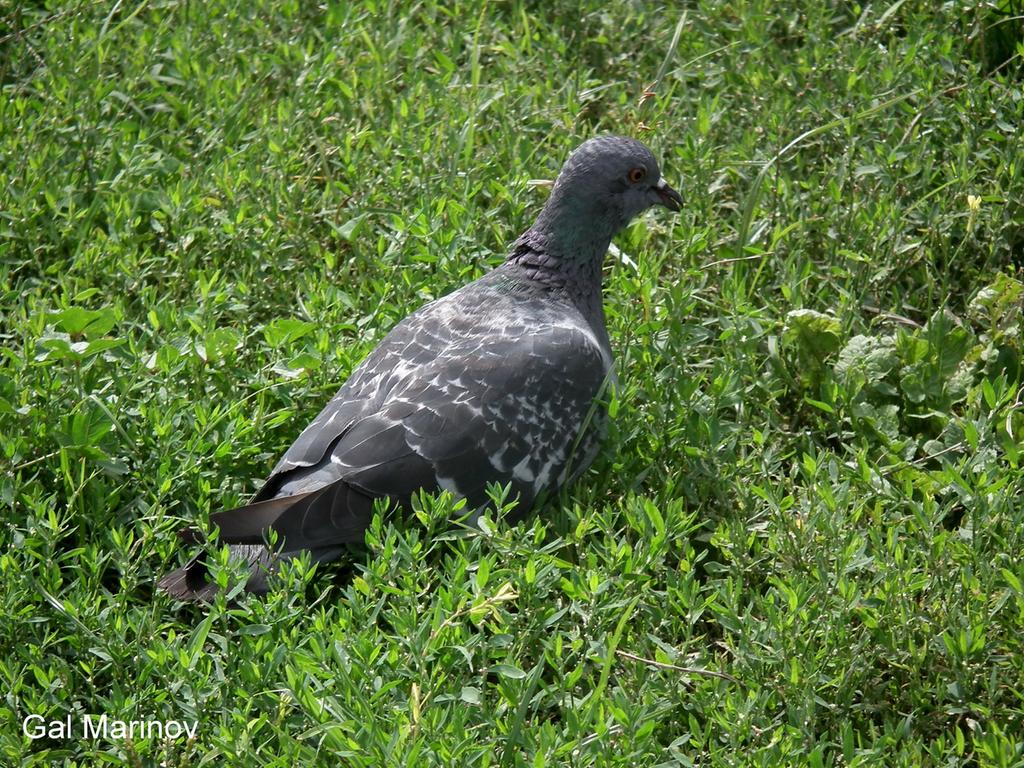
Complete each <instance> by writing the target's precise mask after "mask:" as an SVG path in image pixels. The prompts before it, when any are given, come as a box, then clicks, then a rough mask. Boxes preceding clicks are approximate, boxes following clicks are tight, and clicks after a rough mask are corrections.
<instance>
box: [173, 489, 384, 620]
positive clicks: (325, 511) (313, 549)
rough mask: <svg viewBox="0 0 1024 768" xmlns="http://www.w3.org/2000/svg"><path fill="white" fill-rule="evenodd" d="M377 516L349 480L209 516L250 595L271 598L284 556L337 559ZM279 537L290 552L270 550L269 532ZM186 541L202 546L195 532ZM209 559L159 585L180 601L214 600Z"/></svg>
mask: <svg viewBox="0 0 1024 768" xmlns="http://www.w3.org/2000/svg"><path fill="white" fill-rule="evenodd" d="M372 518H373V497H372V496H370V495H369V494H366V493H363V492H362V491H360V490H359V489H357V488H355V487H353V486H351V485H349V484H348V483H346V482H344V481H341V480H339V481H336V482H334V483H331V484H329V485H326V486H324V487H322V488H317V489H316V490H313V491H307V492H305V493H297V494H293V495H291V496H281V497H278V498H272V499H265V500H263V501H256V502H253V503H251V504H246V505H245V506H243V507H237V508H235V509H229V510H226V511H224V512H217V513H216V514H213V515H210V523H211V525H213V526H216V527H217V528H218V530H219V531H220V533H219V541H220V542H221V543H226V544H228V545H229V546H230V547H231V558H232V560H235V561H237V562H240V563H241V564H242V570H243V572H244V571H245V570H248V575H247V576H245V579H246V583H245V591H246V592H253V593H256V594H266V592H267V591H268V589H269V588H268V585H267V577H268V576H270V575H272V574H273V573H274V572H275V571H276V570H277V561H278V559H279V558H280V557H296V556H298V555H299V554H300V553H301V552H302V551H308V552H309V553H310V557H311V559H312V561H313V562H315V563H320V562H326V561H328V560H333V559H335V558H336V557H338V555H340V554H341V552H342V551H343V550H344V549H345V545H347V544H352V543H358V542H360V541H362V539H363V536H364V532H365V531H366V528H367V526H369V524H370V521H371V519H372ZM270 530H273V531H275V532H276V534H277V540H276V541H275V542H274V544H275V546H277V547H281V548H282V549H286V550H287V551H286V552H283V553H280V554H278V555H274V554H272V553H271V552H270V550H269V549H268V548H267V545H266V543H265V542H266V540H267V534H268V532H269V531H270ZM178 536H179V537H180V538H181V539H182V541H185V542H188V543H191V544H201V543H202V536H201V535H200V533H199V531H197V530H196V529H194V528H186V529H185V530H183V531H181V532H179V533H178ZM203 557H204V555H200V556H199V557H196V558H194V559H192V560H191V561H190V562H189V563H188V565H186V566H185V567H184V568H179V569H178V570H176V571H174V572H172V573H169V574H167V575H166V576H164V577H163V578H162V579H160V581H159V582H158V583H157V586H159V588H160V589H162V590H164V591H165V592H167V593H168V594H169V595H171V596H172V597H176V598H178V599H179V600H205V601H209V600H212V599H213V596H214V595H216V594H217V592H218V588H217V586H216V585H215V584H211V583H210V579H209V574H208V572H207V566H206V562H205V560H204V559H203Z"/></svg>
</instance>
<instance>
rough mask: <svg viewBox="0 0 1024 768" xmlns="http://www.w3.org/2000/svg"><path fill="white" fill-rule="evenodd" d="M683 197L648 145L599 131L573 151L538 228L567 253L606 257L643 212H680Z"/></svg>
mask: <svg viewBox="0 0 1024 768" xmlns="http://www.w3.org/2000/svg"><path fill="white" fill-rule="evenodd" d="M682 202H683V198H682V196H681V195H680V194H679V193H678V192H676V191H675V190H674V189H672V187H670V186H669V185H668V184H666V183H665V180H664V179H662V178H661V171H660V170H659V169H658V161H657V160H655V158H654V155H653V154H652V153H651V150H649V149H648V148H647V147H646V146H645V145H644V144H642V143H641V142H639V141H637V140H636V139H629V138H625V137H622V136H598V137H596V138H593V139H589V140H587V141H585V142H584V143H583V144H581V145H580V146H579V147H578V148H577V149H576V150H575V151H574V152H573V153H572V154H571V155H569V159H568V160H566V161H565V165H563V166H562V170H561V172H560V173H559V174H558V179H557V180H556V181H555V186H554V188H553V189H552V190H551V196H550V197H549V198H548V201H547V203H546V204H545V206H544V210H543V211H541V214H540V216H539V217H538V218H537V222H536V223H535V224H534V226H533V231H534V232H537V233H538V234H540V235H542V236H543V237H544V240H545V241H546V244H547V246H548V247H549V248H550V249H552V250H556V251H558V252H559V254H560V255H562V256H566V255H578V256H582V257H584V258H588V257H593V256H595V255H596V256H597V257H598V258H603V257H604V253H605V251H606V250H607V248H608V243H609V242H610V241H611V238H612V237H614V236H615V234H616V233H617V232H619V231H620V230H622V229H623V228H624V227H625V226H626V225H627V224H629V222H630V221H632V220H633V218H634V217H636V216H637V215H638V214H640V213H642V212H643V211H645V210H647V209H648V208H650V207H652V206H655V205H663V206H665V207H666V208H668V209H669V210H672V211H678V210H680V208H681V205H682ZM574 251H575V253H573V252H574Z"/></svg>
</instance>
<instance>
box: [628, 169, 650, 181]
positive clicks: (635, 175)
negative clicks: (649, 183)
mask: <svg viewBox="0 0 1024 768" xmlns="http://www.w3.org/2000/svg"><path fill="white" fill-rule="evenodd" d="M646 175H647V170H646V169H645V168H634V169H633V170H631V171H630V172H629V176H628V178H629V181H630V183H631V184H636V183H637V182H638V181H641V180H642V179H643V177H644V176H646Z"/></svg>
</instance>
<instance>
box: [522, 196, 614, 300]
mask: <svg viewBox="0 0 1024 768" xmlns="http://www.w3.org/2000/svg"><path fill="white" fill-rule="evenodd" d="M556 191H557V190H556ZM573 202H574V201H572V200H569V199H565V198H564V197H563V196H560V195H553V196H552V198H551V199H549V200H548V203H547V205H545V206H544V210H542V211H541V213H540V215H539V216H538V217H537V220H536V221H535V222H534V223H533V226H532V227H530V228H529V229H528V230H526V232H524V233H523V234H522V235H521V236H520V237H519V239H518V240H517V241H516V242H515V245H514V246H513V248H512V253H511V254H509V257H508V261H509V262H510V263H512V264H514V265H516V266H519V267H521V268H523V269H524V270H525V271H526V274H527V276H528V277H529V278H530V279H532V280H534V281H536V282H539V283H542V284H544V285H546V286H547V287H549V288H551V289H555V290H558V291H560V292H562V293H565V294H567V295H569V296H571V297H572V298H574V299H575V300H577V301H578V300H581V299H582V300H583V301H584V302H585V303H586V304H588V305H590V304H593V303H595V302H596V304H597V305H598V306H600V302H601V267H602V266H603V264H604V257H605V254H606V253H607V252H608V245H609V244H610V243H611V240H612V235H613V234H614V232H613V231H612V230H611V228H610V227H608V226H607V225H606V224H604V217H601V216H597V215H594V214H593V212H588V211H581V210H577V207H578V206H574V205H573Z"/></svg>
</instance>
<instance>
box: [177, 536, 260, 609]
mask: <svg viewBox="0 0 1024 768" xmlns="http://www.w3.org/2000/svg"><path fill="white" fill-rule="evenodd" d="M230 548H231V560H232V561H234V562H238V563H241V564H243V568H242V570H243V571H244V570H245V569H248V575H247V576H246V577H245V591H246V592H251V593H252V594H256V595H265V594H266V593H267V592H268V591H269V589H270V587H269V585H268V584H267V578H268V577H269V576H270V575H272V574H273V573H274V572H276V570H277V558H276V557H274V556H273V555H272V554H271V552H270V550H269V549H267V547H266V546H265V545H263V544H231V545H230ZM205 557H206V556H205V555H204V554H199V555H197V556H196V557H194V558H192V559H191V560H190V561H189V562H188V564H187V565H186V566H184V567H183V568H179V569H178V570H176V571H172V572H171V573H169V574H167V575H166V576H164V577H163V578H162V579H160V581H159V582H158V583H157V586H159V587H160V589H162V590H163V591H164V592H166V593H167V594H169V595H170V596H171V597H174V598H177V599H178V600H186V601H200V602H206V603H208V602H211V601H212V600H213V598H214V597H215V596H216V595H217V593H218V592H220V587H219V586H217V584H216V583H214V582H212V581H210V577H209V568H208V567H207V565H206V560H205Z"/></svg>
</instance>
